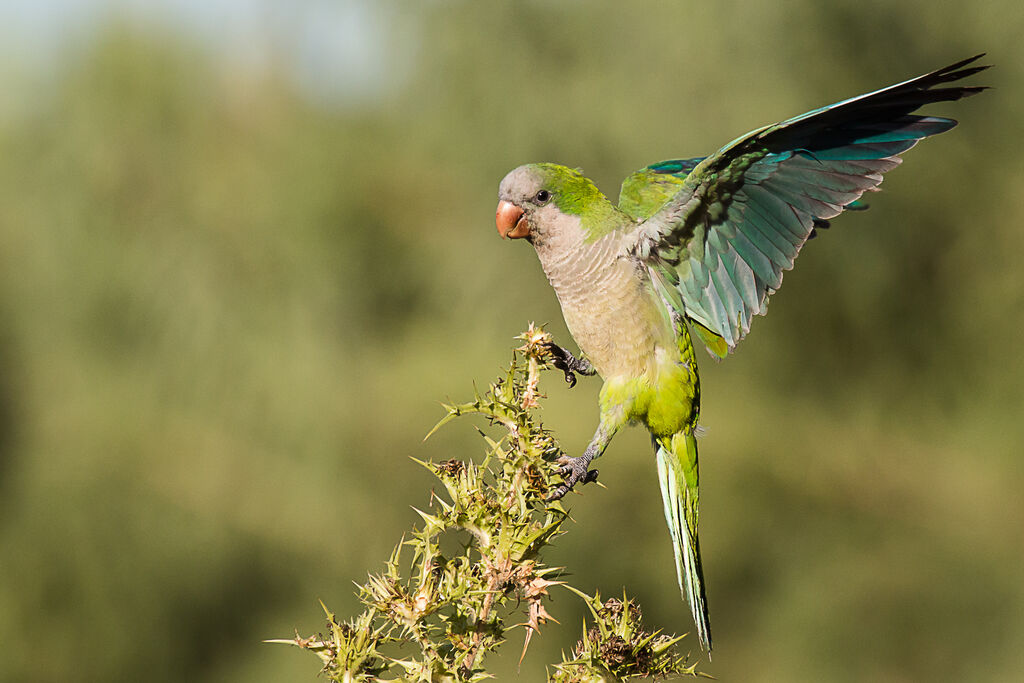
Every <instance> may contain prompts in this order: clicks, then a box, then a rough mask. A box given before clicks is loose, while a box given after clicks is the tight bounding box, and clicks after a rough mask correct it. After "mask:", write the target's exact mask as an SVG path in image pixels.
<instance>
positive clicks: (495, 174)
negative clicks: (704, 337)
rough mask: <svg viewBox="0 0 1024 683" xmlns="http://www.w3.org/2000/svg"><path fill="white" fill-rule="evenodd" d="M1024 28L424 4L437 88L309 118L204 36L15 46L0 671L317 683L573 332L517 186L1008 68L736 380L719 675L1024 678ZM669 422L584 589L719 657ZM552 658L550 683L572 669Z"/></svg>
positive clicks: (406, 28) (591, 513) (932, 10)
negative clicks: (489, 405) (359, 599)
mask: <svg viewBox="0 0 1024 683" xmlns="http://www.w3.org/2000/svg"><path fill="white" fill-rule="evenodd" d="M1018 4H1019V3H1016V2H1010V0H991V1H990V2H986V3H984V4H982V5H969V4H966V3H950V2H946V3H941V2H940V3H935V2H929V3H925V2H923V0H914V1H912V2H905V3H892V2H883V0H857V1H856V2H855V1H854V0H840V1H839V2H834V3H818V2H811V1H810V0H802V1H795V2H791V3H786V4H785V5H778V4H772V3H760V4H752V3H739V2H728V1H727V2H718V3H702V4H693V3H679V2H669V1H668V0H660V1H657V2H651V3H645V4H644V6H643V8H642V9H639V8H637V7H636V6H634V5H627V4H620V3H613V2H602V3H592V4H584V3H580V2H574V1H570V0H565V1H564V2H511V1H505V2H495V3H472V2H456V1H454V0H452V1H450V2H432V3H413V2H388V3H383V4H381V5H380V6H381V7H386V8H388V9H389V11H391V18H392V20H393V22H394V24H393V26H390V30H391V31H392V33H390V34H388V35H386V36H384V38H385V39H387V40H390V41H392V42H393V44H394V47H393V48H391V49H389V50H388V53H389V54H394V55H408V60H407V61H402V58H399V57H396V59H395V62H394V63H390V62H389V63H387V64H383V65H381V66H380V68H381V76H380V78H381V80H382V81H383V82H385V83H384V85H385V86H386V87H382V88H381V90H380V91H379V94H378V95H377V96H376V97H375V98H374V97H368V96H366V95H365V94H363V95H361V96H360V97H359V98H357V99H354V100H353V101H352V102H346V101H345V100H344V99H343V98H340V99H337V100H332V101H329V102H327V101H324V100H320V99H317V98H315V97H311V96H310V95H309V94H308V92H307V91H305V90H303V89H302V88H300V87H299V86H297V85H295V84H294V83H293V79H292V78H291V77H290V76H289V75H288V74H289V71H288V69H287V68H286V65H287V63H288V60H289V55H288V54H286V53H283V54H280V55H279V58H278V60H277V61H272V62H270V63H268V64H265V65H257V66H251V65H249V66H247V65H246V64H245V63H244V62H243V63H240V62H238V61H237V60H232V59H230V58H229V57H226V56H224V55H223V54H222V53H219V52H217V51H215V50H212V49H211V48H210V47H209V45H207V44H206V43H200V42H197V41H198V39H196V38H194V37H192V36H190V35H189V34H187V33H184V32H183V31H181V30H180V29H179V28H175V26H174V25H173V24H171V23H167V24H163V23H160V22H158V21H154V22H148V23H147V22H136V21H134V20H131V21H124V22H117V21H115V20H109V21H108V20H104V21H105V22H107V23H105V24H104V26H105V28H104V27H101V28H98V29H97V30H95V31H94V32H91V33H83V34H80V35H79V36H78V37H77V38H76V40H72V41H69V42H68V43H67V44H66V45H62V46H60V47H59V49H57V50H56V51H55V54H54V56H53V58H52V59H51V60H50V61H49V62H47V64H46V65H42V66H40V65H32V64H29V63H23V62H21V61H19V59H18V55H17V53H14V52H12V51H11V49H12V48H11V47H10V44H8V45H7V47H5V48H4V51H3V54H4V59H5V64H4V67H3V69H2V70H0V79H3V81H4V85H5V92H6V98H7V99H8V100H9V101H10V102H15V103H17V106H12V105H10V104H9V105H6V106H4V107H3V108H2V116H0V199H2V201H0V314H2V316H3V320H4V321H5V324H4V325H3V326H0V572H2V576H3V578H4V580H3V582H0V641H2V642H3V643H4V644H5V655H4V656H3V657H0V680H33V681H62V680H68V679H72V678H74V679H77V680H97V681H100V680H102V681H119V680H125V681H129V680H130V681H134V680H137V679H139V678H141V677H145V678H146V679H147V680H151V681H156V682H159V681H180V680H190V681H208V682H213V681H236V680H280V679H288V680H309V679H310V678H312V677H313V676H314V675H315V667H313V666H311V665H310V664H311V662H309V661H308V658H306V657H302V656H299V655H298V654H297V653H288V652H285V651H282V650H281V649H277V648H270V647H267V646H264V645H260V644H259V641H261V640H262V639H263V638H266V637H268V636H271V635H274V634H280V633H290V632H291V630H292V629H293V628H297V629H298V630H299V631H300V632H312V631H314V630H315V629H316V628H317V626H318V624H319V621H320V620H319V617H318V616H317V615H316V614H315V611H314V610H311V609H310V607H309V606H310V604H311V601H312V600H313V599H314V598H317V597H319V598H321V599H323V601H324V602H325V603H326V604H330V605H331V606H332V609H334V610H335V611H337V612H339V613H354V612H355V611H356V610H357V604H356V601H355V598H354V597H353V596H351V595H350V589H349V581H350V580H352V579H353V578H358V577H361V576H363V575H364V572H365V571H366V570H367V569H370V568H373V567H375V566H378V564H377V563H378V562H379V559H380V558H381V557H385V556H387V554H388V552H389V551H390V543H391V541H392V539H393V538H395V537H397V536H398V535H399V534H400V533H401V530H402V529H405V528H407V527H408V526H409V525H410V524H411V523H412V522H413V521H414V520H415V519H416V516H415V513H414V512H413V511H411V510H410V509H409V506H410V505H412V504H415V503H416V502H417V501H419V500H420V496H419V492H420V491H422V490H424V488H425V487H427V486H429V485H430V484H429V482H430V475H429V473H427V472H426V471H424V470H422V468H420V467H418V466H416V465H415V464H414V463H412V462H411V461H410V460H409V459H408V456H415V457H416V458H419V459H421V460H428V459H443V458H439V456H441V454H443V453H450V452H459V453H468V452H472V449H473V447H474V441H473V436H472V435H463V434H459V433H456V431H457V430H451V431H450V432H447V433H442V434H440V435H438V436H437V437H435V438H433V439H431V441H429V442H427V443H426V444H423V445H421V444H420V441H421V438H422V435H423V434H424V433H425V432H426V431H427V429H429V427H430V425H431V424H433V422H435V421H436V418H437V412H438V408H437V405H436V403H435V401H437V400H439V399H443V398H444V397H445V396H447V395H460V394H461V393H462V392H463V391H464V388H465V387H466V386H468V383H469V382H471V381H474V380H480V379H482V378H487V377H490V376H491V375H492V374H493V372H494V371H495V369H496V368H498V367H501V366H502V365H504V363H505V362H506V360H507V353H508V351H507V349H508V344H507V339H508V338H509V337H510V336H512V335H514V334H515V333H516V332H518V331H519V329H520V328H521V327H522V325H523V323H524V322H525V321H526V320H530V319H538V320H541V321H545V320H546V321H550V325H549V330H550V331H552V332H553V334H554V336H555V338H556V339H557V340H559V341H562V342H564V343H569V338H568V336H567V333H566V332H565V330H564V326H563V325H562V323H561V317H560V314H559V311H558V308H557V303H556V302H555V299H554V296H553V295H552V293H551V291H550V288H549V287H548V285H547V283H546V282H545V281H544V277H543V275H542V273H541V271H540V268H539V267H538V265H537V263H536V258H535V256H534V255H533V254H532V252H531V250H530V249H528V248H527V247H525V246H524V245H521V244H515V245H509V244H502V243H500V242H499V241H498V239H497V237H496V235H495V234H494V229H493V221H492V216H493V211H494V202H495V195H496V186H497V182H498V181H499V180H500V178H501V177H502V176H503V175H504V174H505V173H506V172H507V171H508V170H509V169H511V168H513V167H515V166H517V165H519V164H521V163H524V162H527V161H539V160H548V161H556V162H561V163H566V164H569V165H572V166H581V167H583V168H584V169H585V171H586V172H587V173H588V175H590V176H591V177H593V178H595V179H596V180H597V181H598V184H599V186H601V187H603V188H605V190H606V191H607V192H609V193H612V194H614V192H615V189H616V188H617V186H618V183H619V181H620V179H621V178H622V177H624V176H625V175H626V174H627V173H629V172H630V171H632V170H633V169H635V168H638V167H640V166H642V165H644V164H647V163H651V162H654V161H657V160H660V159H664V158H673V157H686V156H695V155H698V154H703V153H707V152H709V151H712V150H713V149H715V148H717V147H718V146H720V145H721V144H723V143H725V142H727V141H728V140H731V139H733V138H734V137H735V136H736V135H739V134H740V133H743V132H745V131H747V130H750V129H752V128H755V127H757V126H760V125H763V124H765V123H768V122H771V121H775V120H779V119H781V118H784V117H786V116H789V115H793V114H796V113H799V112H802V111H806V110H807V109H810V108H812V107H816V106H820V105H822V104H825V103H828V102H831V101H835V100H837V99H841V98H843V97H847V96H850V95H852V94H855V93H858V92H863V91H866V90H869V89H872V88H875V87H880V86H883V85H886V84H889V83H891V82H894V81H897V80H900V79H903V78H907V77H910V76H912V75H915V74H918V73H921V72H924V71H927V70H929V69H932V68H935V67H938V66H941V65H943V64H947V63H949V62H951V61H953V60H955V59H958V58H961V57H964V56H967V55H970V54H974V53H976V52H978V51H980V50H987V51H988V52H989V54H990V56H989V58H988V60H987V61H990V62H992V63H994V64H996V68H995V69H993V70H992V71H990V72H987V74H986V81H987V82H988V83H990V84H992V85H995V86H996V88H995V89H994V90H992V91H991V92H988V93H985V94H983V95H981V96H979V97H976V98H972V99H970V100H967V101H964V102H959V103H950V104H949V105H944V106H936V107H933V108H931V109H930V110H929V112H930V113H934V114H937V115H951V116H954V117H955V118H958V119H960V120H961V121H962V124H961V126H960V127H958V128H957V129H955V130H954V131H952V132H950V133H948V134H945V135H942V136H940V137H938V138H937V139H934V140H928V141H926V142H924V143H922V144H921V145H920V146H919V147H918V148H916V149H914V150H912V151H911V152H910V153H908V154H907V156H906V162H905V164H904V166H903V167H901V168H899V169H897V170H895V171H893V172H892V173H891V174H889V176H888V177H887V180H886V182H885V185H884V186H883V187H884V188H885V191H884V192H882V193H880V194H878V195H873V196H872V197H871V198H870V200H871V204H872V208H871V210H870V211H868V212H866V213H860V214H856V215H850V216H844V217H842V218H840V219H838V220H837V221H836V222H835V223H834V227H833V229H831V230H829V231H828V233H827V234H824V235H822V236H820V237H819V238H818V239H816V240H815V241H814V242H813V243H811V244H810V245H808V247H807V249H806V250H805V252H804V255H803V256H802V257H801V259H800V262H799V265H798V266H797V268H796V269H795V270H794V271H793V272H792V273H791V274H788V275H787V276H786V285H785V287H783V289H782V291H781V292H779V293H778V294H777V295H776V296H775V297H774V298H773V301H772V305H771V314H770V315H769V316H767V317H766V318H764V319H761V320H758V321H756V322H755V323H754V326H753V328H754V329H753V333H752V334H751V335H750V337H749V339H748V340H746V341H745V342H744V343H743V344H742V345H741V347H740V348H739V350H738V351H737V353H736V354H735V355H734V356H733V357H731V358H729V359H728V360H727V361H725V362H723V363H721V364H715V363H713V362H711V361H710V360H707V361H705V362H703V363H702V374H703V388H704V392H703V396H704V407H703V411H702V419H703V421H704V422H705V423H706V426H707V428H708V436H707V437H706V438H705V439H704V440H703V443H702V451H701V455H702V462H701V464H702V475H703V476H702V484H703V487H702V488H703V490H702V492H701V493H702V495H701V502H702V505H703V509H702V513H701V521H702V540H704V546H705V547H704V560H705V571H706V576H707V583H708V597H709V603H710V607H711V612H712V618H713V620H714V624H715V636H716V639H715V642H716V652H715V660H714V663H713V666H710V667H709V672H710V673H712V674H714V675H716V676H718V677H719V678H722V679H725V680H743V681H772V680H782V679H791V680H829V681H862V680H876V681H912V680H914V681H916V680H951V679H955V680H960V681H990V680H1018V679H1019V674H1020V671H1022V670H1024V654H1022V653H1024V584H1022V582H1021V581H1020V578H1021V568H1022V566H1024V535H1022V533H1021V530H1022V529H1024V499H1022V497H1021V496H1020V493H1019V492H1020V490H1021V489H1022V488H1024V474H1022V471H1021V467H1020V464H1019V463H1020V460H1019V458H1020V455H1021V452H1022V450H1024V449H1022V444H1024V421H1022V420H1021V419H1020V415H1021V412H1022V408H1024V355H1022V354H1021V353H1020V352H1019V350H1018V349H1019V348H1020V346H1021V341H1022V340H1021V330H1022V320H1024V271H1022V270H1021V269H1020V267H1019V263H1018V261H1019V259H1020V255H1021V254H1022V253H1024V230H1022V228H1021V226H1022V225H1024V194H1022V193H1021V192H1020V187H1021V186H1022V184H1024V167H1022V165H1021V163H1020V158H1019V157H1020V155H1019V151H1018V149H1019V146H1020V145H1019V141H1020V140H1021V139H1022V135H1024V90H1022V88H1021V85H1022V83H1024V46H1022V43H1021V41H1020V30H1021V28H1022V24H1024V21H1022V16H1021V10H1020V8H1019V6H1018ZM367 6H368V7H371V5H367ZM373 6H376V5H373ZM295 7H296V9H295V10H294V11H302V9H301V7H302V5H301V4H298V5H296V6H295ZM2 11H3V12H8V11H10V10H9V9H4V10H2ZM0 24H3V25H6V24H7V22H0ZM551 394H552V396H551V398H550V401H549V405H548V407H547V408H546V410H545V412H546V415H547V419H546V421H547V424H548V425H549V426H550V427H552V428H553V429H555V430H556V431H557V433H558V436H559V439H560V442H561V443H562V444H563V445H564V446H565V447H566V448H567V449H569V450H572V449H573V448H574V444H575V448H577V449H582V448H583V446H584V445H585V444H586V442H587V439H588V438H589V436H590V434H591V433H592V430H593V423H594V421H595V420H596V413H597V411H596V383H595V382H587V381H581V382H580V384H579V385H578V386H577V387H576V388H575V389H574V390H572V392H569V391H566V390H563V389H557V390H552V391H551ZM640 431H641V430H631V431H630V432H626V433H623V434H621V435H619V436H618V437H617V438H616V441H615V443H613V445H612V446H611V447H610V449H609V451H608V453H607V454H606V455H605V456H604V457H603V458H602V463H601V477H602V482H603V483H604V484H605V485H606V486H607V487H608V489H607V490H599V491H595V492H594V494H593V495H592V494H591V492H590V491H588V495H586V496H581V497H573V500H572V501H571V507H572V515H573V517H574V518H575V519H576V520H578V522H579V523H580V525H581V528H580V529H579V531H578V532H577V533H574V534H571V535H568V536H566V537H565V538H564V539H562V541H561V542H560V543H559V546H558V548H556V549H555V553H554V554H553V555H552V556H551V557H549V558H548V561H549V562H550V563H551V564H553V565H556V566H563V565H564V566H571V567H573V571H574V572H575V576H574V578H573V580H574V583H575V584H576V585H577V586H580V587H582V588H583V589H584V590H587V591H592V590H594V589H595V588H596V587H598V586H601V587H605V590H607V591H609V592H610V591H611V589H610V588H609V587H615V586H618V585H625V584H628V585H629V586H630V590H631V592H632V593H633V594H634V595H635V596H636V597H637V599H638V600H639V602H641V603H642V604H645V605H647V609H646V610H645V622H646V623H649V624H650V625H651V626H653V627H656V628H663V629H664V630H666V631H676V630H682V629H685V628H689V622H688V619H689V617H688V614H687V610H686V609H685V607H684V606H683V605H682V604H681V603H680V602H679V599H678V594H677V590H676V587H675V584H674V582H675V577H674V576H673V569H672V558H671V550H670V544H669V542H668V538H667V537H666V535H665V533H664V531H663V529H662V526H663V522H662V520H661V511H660V501H659V498H658V495H657V485H656V483H655V473H654V466H653V462H652V459H651V457H650V447H649V444H648V443H647V440H646V437H645V435H643V434H641V433H639V432H640ZM410 492H411V493H410ZM343 520H344V521H345V523H342V521H343ZM609 548H614V549H615V551H614V552H609ZM617 592H618V591H615V593H617ZM557 606H558V608H559V613H560V617H559V618H560V619H563V617H562V615H563V614H564V619H563V623H567V624H570V623H579V622H580V621H581V620H582V618H583V610H584V607H583V606H582V605H575V604H573V603H567V604H564V605H563V604H562V603H558V605H557ZM574 609H577V610H579V611H578V612H576V613H575V614H573V610H574ZM563 610H564V611H563ZM556 641H557V639H556V638H545V639H538V642H536V643H534V644H533V645H532V646H531V656H530V657H528V658H527V660H526V661H525V662H524V664H523V670H522V677H523V679H524V680H536V679H538V678H540V677H541V676H542V675H543V673H542V671H541V670H540V669H538V668H531V667H538V666H540V665H539V663H540V662H544V661H553V660H556V659H557V658H558V656H557V652H558V651H559V650H566V651H567V650H569V649H570V648H571V647H572V646H573V639H572V638H568V639H567V640H566V641H565V642H562V643H558V642H556ZM534 648H536V652H534ZM534 657H536V658H534ZM515 659H516V656H509V657H507V658H504V659H502V658H499V659H498V660H495V664H496V666H497V667H498V669H496V671H497V673H498V676H499V679H505V678H507V677H512V676H514V675H515V673H514V672H515V665H516V662H515ZM501 667H504V668H501Z"/></svg>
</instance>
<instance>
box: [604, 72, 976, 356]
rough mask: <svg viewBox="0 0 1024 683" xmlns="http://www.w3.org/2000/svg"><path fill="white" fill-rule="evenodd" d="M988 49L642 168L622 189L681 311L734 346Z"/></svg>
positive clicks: (640, 236)
mask: <svg viewBox="0 0 1024 683" xmlns="http://www.w3.org/2000/svg"><path fill="white" fill-rule="evenodd" d="M981 56H982V55H977V56H975V57H972V58H970V59H965V60H963V61H960V62H957V63H955V64H951V65H950V66H947V67H945V68H943V69H938V70H936V71H933V72H931V73H928V74H924V75H923V76H919V77H917V78H913V79H910V80H908V81H904V82H903V83H898V84H896V85H893V86H890V87H888V88H884V89H882V90H878V91H875V92H872V93H868V94H866V95H861V96H858V97H854V98H850V99H848V100H844V101H842V102H838V103H836V104H833V105H830V106H827V107H822V108H820V109H815V110H814V111H811V112H807V113H806V114H801V115H800V116H796V117H794V118H791V119H788V120H786V121H783V122H781V123H778V124H775V125H772V126H766V127H764V128H760V129H758V130H756V131H753V132H751V133H748V134H747V135H745V136H742V137H740V138H737V139H736V140H734V141H733V142H731V143H729V144H728V145H726V146H725V147H723V148H722V149H720V150H719V151H718V152H716V153H715V154H713V155H711V156H710V157H706V158H695V159H684V160H674V161H666V162H661V163H659V164H653V165H652V166H649V167H647V168H645V169H642V170H640V171H638V172H637V173H635V174H633V175H632V176H630V177H629V178H627V180H626V182H624V183H623V192H622V198H621V199H620V205H622V206H625V207H626V208H628V209H629V210H628V211H627V213H629V214H630V215H632V216H634V218H636V219H637V220H640V221H642V222H641V223H640V225H639V227H638V230H637V242H636V244H635V245H634V247H633V252H632V253H633V255H634V257H636V258H637V259H638V260H640V261H642V262H644V263H646V264H647V266H648V268H650V269H651V270H652V272H655V271H656V272H657V274H658V275H657V277H658V281H659V282H662V283H664V284H665V285H666V286H672V287H674V288H675V290H676V291H677V292H678V293H679V297H678V302H679V304H678V305H681V306H682V307H683V309H684V310H683V311H680V312H681V313H684V314H685V315H687V316H689V317H690V318H691V319H692V320H694V321H696V322H698V323H700V324H701V325H702V326H704V327H706V328H707V330H706V331H705V332H707V335H703V334H702V337H703V338H705V339H707V338H709V337H710V338H714V335H719V336H720V337H721V339H722V340H724V342H725V344H726V345H727V346H728V348H729V350H731V349H733V348H734V347H735V346H736V344H737V343H739V341H740V340H741V339H742V338H743V337H744V336H745V335H746V334H747V332H748V331H749V329H750V322H751V319H752V318H753V316H755V315H758V314H763V313H764V312H765V309H766V304H767V299H768V296H770V295H771V294H772V293H774V292H775V291H776V290H777V289H778V288H779V287H780V286H781V284H782V274H783V271H785V270H789V269H790V268H792V267H793V264H794V262H795V260H796V257H797V255H798V254H799V252H800V249H801V247H802V246H803V245H804V243H805V242H806V241H807V240H808V239H810V238H811V237H812V236H813V235H814V231H815V228H824V227H828V219H831V218H834V217H835V216H837V215H839V214H840V213H842V212H843V210H844V209H846V208H864V206H863V204H862V203H861V202H858V199H859V198H860V197H861V195H863V194H864V193H865V192H868V191H872V190H875V189H876V188H877V186H878V185H879V183H881V182H882V175H883V174H884V173H886V172H888V171H891V170H892V169H893V168H895V167H896V166H898V165H899V164H900V161H901V160H900V158H899V155H900V154H903V153H904V152H906V151H907V150H909V149H910V148H911V147H913V146H914V145H916V144H917V143H918V141H920V140H921V139H923V138H925V137H928V136H931V135H936V134H938V133H943V132H945V131H947V130H949V129H951V128H952V127H953V126H955V125H956V121H954V120H952V119H946V118H939V117H932V116H917V115H914V114H913V112H914V111H915V110H916V109H918V108H920V107H922V106H924V105H926V104H929V103H932V102H939V101H949V100H958V99H961V98H963V97H967V96H969V95H974V94H976V93H978V92H980V91H981V90H983V89H984V88H983V87H980V86H948V87H936V86H940V85H942V84H947V83H951V82H953V81H957V80H959V79H961V78H966V77H967V76H971V75H973V74H976V73H978V72H979V71H981V70H983V69H985V68H988V67H985V66H969V65H970V64H972V63H973V62H975V61H976V60H978V59H979V58H980V57H981ZM673 301H676V299H675V298H673ZM673 305H677V304H673ZM712 341H713V342H714V343H713V344H711V345H709V348H711V347H715V348H711V350H712V352H713V353H715V354H716V355H720V352H719V350H716V349H717V348H718V347H719V345H718V342H717V340H715V339H712Z"/></svg>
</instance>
